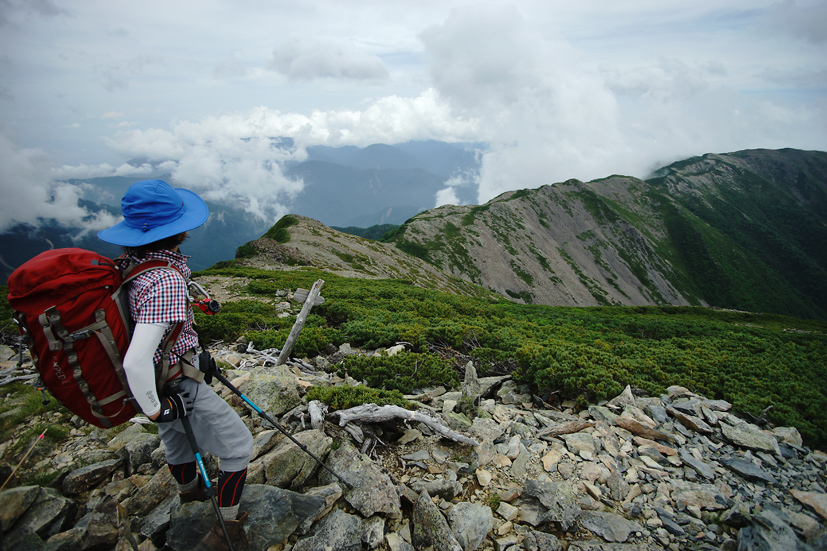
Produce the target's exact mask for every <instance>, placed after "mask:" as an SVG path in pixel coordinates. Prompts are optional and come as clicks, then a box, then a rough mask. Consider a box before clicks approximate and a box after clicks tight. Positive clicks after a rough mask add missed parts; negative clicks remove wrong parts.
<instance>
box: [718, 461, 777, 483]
mask: <svg viewBox="0 0 827 551" xmlns="http://www.w3.org/2000/svg"><path fill="white" fill-rule="evenodd" d="M720 462H721V463H722V464H724V465H725V466H726V467H728V468H729V469H730V470H731V471H733V472H735V473H737V474H739V475H741V476H743V477H744V478H746V479H747V480H757V481H760V482H766V483H767V484H778V481H777V480H776V479H775V477H774V476H772V475H771V474H770V473H768V472H767V471H765V470H764V469H762V468H761V467H759V466H758V465H756V464H755V463H753V462H752V461H747V460H746V459H721V460H720Z"/></svg>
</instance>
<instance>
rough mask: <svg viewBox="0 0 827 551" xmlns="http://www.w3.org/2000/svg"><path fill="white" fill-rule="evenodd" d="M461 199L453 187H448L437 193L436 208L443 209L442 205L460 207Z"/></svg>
mask: <svg viewBox="0 0 827 551" xmlns="http://www.w3.org/2000/svg"><path fill="white" fill-rule="evenodd" d="M458 204H459V198H458V197H457V193H456V190H454V188H452V187H446V188H444V189H441V190H439V191H437V192H436V204H435V205H434V207H441V206H442V205H458Z"/></svg>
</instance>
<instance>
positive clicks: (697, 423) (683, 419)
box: [666, 407, 713, 434]
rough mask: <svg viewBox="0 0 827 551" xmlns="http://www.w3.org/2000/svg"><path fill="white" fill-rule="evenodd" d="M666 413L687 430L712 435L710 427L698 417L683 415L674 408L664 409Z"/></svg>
mask: <svg viewBox="0 0 827 551" xmlns="http://www.w3.org/2000/svg"><path fill="white" fill-rule="evenodd" d="M666 411H668V412H669V413H670V414H671V415H672V416H673V417H674V418H675V419H677V420H678V421H680V423H681V425H683V426H684V427H686V428H688V429H689V430H693V431H695V432H700V433H703V434H712V432H713V429H712V427H710V426H709V425H707V424H706V422H705V421H704V420H703V419H701V418H700V417H697V416H695V415H690V414H687V413H683V412H681V411H678V410H677V409H676V408H674V407H668V408H666Z"/></svg>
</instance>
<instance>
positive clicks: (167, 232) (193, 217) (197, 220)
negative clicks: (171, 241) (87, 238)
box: [98, 188, 210, 247]
mask: <svg viewBox="0 0 827 551" xmlns="http://www.w3.org/2000/svg"><path fill="white" fill-rule="evenodd" d="M175 193H177V194H178V196H179V197H180V198H181V200H182V201H183V202H184V214H182V215H181V217H180V218H178V219H177V220H175V221H174V222H170V223H169V224H165V225H163V226H158V227H156V228H152V229H151V230H149V231H143V230H142V229H140V228H133V227H131V226H128V225H127V224H126V222H125V221H121V222H118V223H117V224H115V225H114V226H112V227H111V228H107V229H105V230H101V231H99V232H98V237H100V238H101V239H103V240H104V241H106V242H107V243H112V244H114V245H120V246H122V247H140V246H141V245H148V244H149V243H154V242H156V241H160V240H161V239H166V238H167V237H172V236H173V235H178V234H179V233H183V232H185V231H190V230H194V229H195V228H197V227H199V226H201V225H203V224H204V222H206V221H207V218H209V217H210V209H209V208H208V207H207V203H205V202H204V200H203V199H201V197H199V196H198V195H197V194H195V193H193V192H191V191H190V190H188V189H180V188H178V189H176V190H175Z"/></svg>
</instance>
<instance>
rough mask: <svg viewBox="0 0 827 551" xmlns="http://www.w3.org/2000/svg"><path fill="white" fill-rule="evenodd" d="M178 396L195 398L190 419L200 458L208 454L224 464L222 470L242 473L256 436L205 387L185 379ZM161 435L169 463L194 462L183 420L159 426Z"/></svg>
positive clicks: (204, 384) (224, 403)
mask: <svg viewBox="0 0 827 551" xmlns="http://www.w3.org/2000/svg"><path fill="white" fill-rule="evenodd" d="M178 392H179V393H185V392H189V393H190V396H193V395H195V401H194V403H193V410H192V412H191V413H190V414H189V415H188V416H187V418H188V419H189V421H190V425H192V432H193V434H194V435H195V441H196V442H197V443H198V447H199V448H200V452H201V455H202V456H203V454H204V452H209V453H211V454H212V455H214V456H215V457H217V458H218V459H219V460H220V461H221V470H222V471H228V472H235V471H242V470H244V469H246V468H247V464H248V463H249V462H250V455H252V453H253V436H252V434H250V429H248V428H247V425H245V424H244V422H243V421H242V420H241V418H240V417H239V416H238V414H237V413H236V412H235V411H234V410H233V408H231V407H230V406H229V404H227V402H225V401H224V400H223V399H222V398H221V397H220V396H219V395H218V394H216V393H215V391H213V389H212V388H210V387H209V385H207V384H206V383H199V382H197V381H194V380H193V379H189V378H185V379H184V380H183V381H182V382H181V384H180V386H179V389H178ZM158 434H159V435H160V436H161V439H162V440H163V441H164V446H165V447H166V455H167V462H168V463H170V464H172V465H180V464H182V463H189V462H191V461H195V454H194V453H193V451H192V447H190V442H189V440H188V439H187V434H186V433H185V432H184V425H182V424H181V420H180V419H176V420H175V421H173V422H171V423H158Z"/></svg>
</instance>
